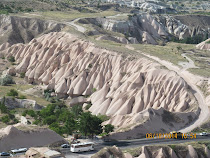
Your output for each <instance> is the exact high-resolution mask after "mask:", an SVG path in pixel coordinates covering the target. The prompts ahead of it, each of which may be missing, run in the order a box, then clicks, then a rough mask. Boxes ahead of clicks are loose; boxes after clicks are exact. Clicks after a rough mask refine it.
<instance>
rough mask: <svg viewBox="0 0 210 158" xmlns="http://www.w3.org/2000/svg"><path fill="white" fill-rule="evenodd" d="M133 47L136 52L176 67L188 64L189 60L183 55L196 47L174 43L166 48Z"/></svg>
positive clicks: (138, 45)
mask: <svg viewBox="0 0 210 158" xmlns="http://www.w3.org/2000/svg"><path fill="white" fill-rule="evenodd" d="M131 46H133V47H134V48H135V49H136V50H140V51H142V52H144V53H146V54H149V55H152V56H156V57H158V58H160V59H163V60H166V61H169V62H171V63H173V64H175V65H178V62H187V60H186V59H185V58H184V57H182V56H181V53H182V52H184V51H187V50H191V49H194V48H195V45H191V44H179V43H174V42H169V43H167V44H166V45H165V46H159V45H149V44H133V45H131Z"/></svg>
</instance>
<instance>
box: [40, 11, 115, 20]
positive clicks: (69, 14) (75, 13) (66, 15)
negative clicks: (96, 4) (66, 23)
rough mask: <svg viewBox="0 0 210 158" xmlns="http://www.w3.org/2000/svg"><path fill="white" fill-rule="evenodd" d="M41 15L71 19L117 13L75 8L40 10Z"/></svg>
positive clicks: (56, 18)
mask: <svg viewBox="0 0 210 158" xmlns="http://www.w3.org/2000/svg"><path fill="white" fill-rule="evenodd" d="M40 14H41V16H42V17H44V18H47V19H55V20H58V21H60V20H73V19H76V18H86V17H92V18H94V17H104V16H112V15H115V14H117V12H115V11H102V12H96V13H84V12H79V11H76V10H72V11H68V12H61V11H45V12H40Z"/></svg>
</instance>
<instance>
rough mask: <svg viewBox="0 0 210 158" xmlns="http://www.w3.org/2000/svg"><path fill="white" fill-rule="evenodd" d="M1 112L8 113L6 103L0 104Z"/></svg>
mask: <svg viewBox="0 0 210 158" xmlns="http://www.w3.org/2000/svg"><path fill="white" fill-rule="evenodd" d="M0 110H1V113H8V109H7V107H6V106H5V104H4V103H1V102H0Z"/></svg>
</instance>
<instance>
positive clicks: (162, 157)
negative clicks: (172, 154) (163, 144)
mask: <svg viewBox="0 0 210 158" xmlns="http://www.w3.org/2000/svg"><path fill="white" fill-rule="evenodd" d="M153 157H154V158H167V156H166V153H165V151H164V150H163V148H160V149H159V151H157V152H156V153H154V155H153Z"/></svg>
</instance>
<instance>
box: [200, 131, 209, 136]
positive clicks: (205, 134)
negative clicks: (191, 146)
mask: <svg viewBox="0 0 210 158" xmlns="http://www.w3.org/2000/svg"><path fill="white" fill-rule="evenodd" d="M207 135H208V134H207V133H206V132H202V133H200V136H207Z"/></svg>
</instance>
